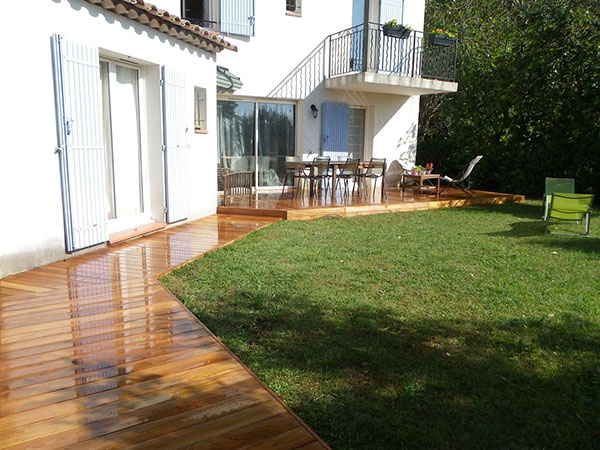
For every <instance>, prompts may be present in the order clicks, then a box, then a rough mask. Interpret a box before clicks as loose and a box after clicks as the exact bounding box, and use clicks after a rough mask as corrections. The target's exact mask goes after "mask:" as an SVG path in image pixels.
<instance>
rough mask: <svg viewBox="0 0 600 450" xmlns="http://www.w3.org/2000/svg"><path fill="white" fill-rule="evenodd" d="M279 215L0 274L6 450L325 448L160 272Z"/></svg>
mask: <svg viewBox="0 0 600 450" xmlns="http://www.w3.org/2000/svg"><path fill="white" fill-rule="evenodd" d="M274 220H275V219H272V218H265V217H251V216H245V217H239V216H231V215H230V216H227V215H220V216H212V217H208V218H206V219H202V220H198V221H195V222H192V223H189V224H184V225H180V226H177V227H174V228H170V229H167V230H164V231H160V232H157V233H155V234H152V235H149V236H146V237H143V238H139V239H136V240H133V241H129V242H124V243H120V244H118V245H115V246H112V247H108V248H106V249H103V250H99V251H96V252H93V253H89V254H86V255H83V256H77V257H74V258H71V259H68V260H65V261H63V262H58V263H55V264H50V265H47V266H44V267H40V268H37V269H34V270H30V271H28V272H24V273H21V274H18V275H13V276H9V277H7V278H4V279H2V280H0V448H36V449H37V448H59V447H64V446H73V447H74V448H86V449H95V448H103V449H105V448H115V449H122V448H143V449H150V448H160V449H162V448H170V449H171V448H186V449H187V448H206V449H208V448H210V449H232V448H248V449H250V448H252V449H254V448H256V449H258V448H277V449H296V448H302V449H305V450H312V449H319V448H327V446H326V445H325V444H324V443H323V442H322V441H321V440H320V439H319V438H318V437H317V436H316V435H315V434H314V433H313V432H312V431H311V430H310V429H309V428H308V427H307V426H306V425H305V424H304V423H303V422H302V421H301V420H300V419H299V418H298V417H296V416H295V415H294V414H293V413H292V412H291V411H290V410H289V409H288V408H287V407H286V406H285V405H284V404H283V403H282V402H281V401H280V400H279V399H278V398H277V397H276V396H275V395H274V394H273V393H272V392H271V391H269V390H268V389H267V388H266V387H265V386H264V385H263V384H262V383H261V382H260V381H259V380H258V379H257V378H256V377H255V376H254V375H253V374H252V373H251V372H250V371H249V370H248V369H247V368H246V367H245V366H243V365H242V364H241V363H240V362H239V361H238V360H237V359H236V357H235V356H234V355H233V354H232V353H231V352H229V351H228V350H227V349H226V348H225V347H224V346H223V345H222V344H221V343H220V342H219V341H218V340H217V339H216V338H215V337H214V336H213V335H212V334H211V332H210V331H209V330H208V329H206V328H205V327H204V326H203V325H202V324H201V323H200V322H199V321H198V320H197V319H196V318H195V317H194V316H193V315H192V314H191V313H190V312H189V311H188V310H187V309H185V308H184V307H183V306H182V305H181V303H179V302H178V301H177V300H176V299H175V298H174V297H173V296H172V295H171V294H169V292H167V291H166V290H165V289H164V288H163V287H162V286H161V285H160V284H159V283H158V281H156V278H155V277H156V276H157V275H158V274H161V273H163V272H165V271H166V270H169V269H171V268H173V267H176V266H178V265H180V264H182V263H184V262H186V261H188V260H190V259H193V258H196V257H198V256H199V255H202V254H203V253H205V252H207V251H209V250H212V249H215V248H217V247H220V246H222V245H225V244H227V243H229V242H232V241H233V240H235V239H238V238H240V237H242V236H244V235H246V234H247V233H250V232H252V231H254V230H256V229H258V228H260V227H262V226H265V225H268V224H270V223H272V222H273V221H274Z"/></svg>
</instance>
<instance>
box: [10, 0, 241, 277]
mask: <svg viewBox="0 0 600 450" xmlns="http://www.w3.org/2000/svg"><path fill="white" fill-rule="evenodd" d="M10 3H12V5H10V6H9V5H4V8H5V11H4V17H5V19H8V20H7V23H6V24H5V26H4V27H2V30H1V31H0V34H1V37H2V41H3V42H4V43H3V45H2V57H3V60H4V63H5V64H4V69H5V70H3V71H2V81H3V85H4V89H3V102H2V103H3V108H2V130H3V135H4V145H3V149H4V151H3V152H2V160H1V164H0V167H1V175H0V192H1V193H2V194H1V195H2V204H3V211H4V212H3V213H2V221H1V223H2V225H1V228H0V276H3V275H6V274H9V273H13V272H18V271H21V270H25V269H28V268H31V267H34V266H39V265H41V264H45V263H48V262H52V261H56V260H59V259H62V258H65V257H67V256H69V255H72V254H77V252H78V251H81V250H82V249H83V251H85V249H89V248H95V246H97V245H105V243H106V242H107V241H108V240H109V238H110V237H111V236H115V235H118V234H117V233H119V232H122V231H124V230H131V229H135V228H137V229H140V226H145V228H142V229H148V227H152V226H159V225H156V224H161V223H172V222H176V221H180V220H186V219H193V218H198V217H203V216H206V215H210V214H213V213H214V212H215V210H216V194H215V191H216V171H215V167H216V165H217V152H216V148H217V133H216V131H215V129H216V114H215V112H216V89H215V84H216V73H217V72H216V55H217V53H219V52H220V51H231V53H234V52H235V50H236V49H235V46H233V45H231V44H230V43H228V42H227V41H226V40H225V39H223V38H222V37H221V36H220V35H219V34H218V33H215V32H214V31H211V30H206V29H202V28H200V27H198V26H197V25H193V24H190V23H189V22H185V21H181V20H180V19H179V17H176V16H171V15H169V14H168V13H164V12H162V11H160V10H159V9H158V8H157V7H156V6H153V5H149V4H145V3H144V2H143V1H141V0H88V1H84V0H40V1H36V2H34V3H32V4H30V5H29V8H28V9H27V14H26V15H25V16H26V18H25V19H24V18H23V17H24V16H21V18H19V17H18V16H20V15H21V14H22V13H23V10H22V6H23V5H21V4H20V2H10ZM160 3H163V4H160ZM160 3H159V6H160V7H165V8H169V7H171V6H173V4H174V3H176V4H175V6H176V7H175V8H174V9H176V10H177V9H178V2H172V1H171V2H168V1H163V2H160ZM17 7H20V8H17ZM10 9H14V11H13V12H14V14H13V13H10V14H9V12H10V11H8V10H10ZM16 11H20V12H19V13H18V14H17V13H16ZM9 18H10V19H9ZM196 100H198V104H197V105H196V104H195V103H196ZM9 149H10V150H9ZM153 224H154V225H153Z"/></svg>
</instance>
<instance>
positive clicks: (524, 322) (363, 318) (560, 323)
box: [162, 202, 600, 450]
mask: <svg viewBox="0 0 600 450" xmlns="http://www.w3.org/2000/svg"><path fill="white" fill-rule="evenodd" d="M541 213H542V205H541V203H540V202H535V203H526V204H509V205H494V206H486V207H473V208H461V209H457V208H454V209H445V210H437V211H421V212H415V213H400V214H379V215H372V216H364V217H355V218H350V219H323V220H315V221H310V222H301V221H293V222H290V221H284V222H279V223H277V224H274V225H272V226H270V227H268V228H265V229H263V230H260V231H258V232H256V233H253V234H252V235H250V236H248V237H247V238H245V239H243V240H241V241H238V242H237V243H234V244H232V245H229V246H227V247H224V248H223V249H221V250H218V251H216V252H212V253H209V254H207V255H206V256H205V257H204V258H200V259H198V260H196V261H194V262H192V263H190V264H188V265H186V266H184V267H182V268H181V269H178V270H177V271H175V272H173V273H171V274H169V275H167V276H166V277H163V278H162V281H163V282H165V283H166V285H167V286H168V287H169V289H171V290H172V291H173V292H175V294H176V295H177V296H178V297H179V298H180V299H182V300H183V301H184V302H185V304H186V305H187V306H188V307H189V308H190V309H191V310H192V311H193V312H194V313H195V314H197V315H198V317H199V318H200V319H201V320H202V322H203V323H205V324H206V325H207V326H208V327H209V328H210V329H211V330H212V331H213V332H215V333H216V334H217V336H218V337H219V338H221V339H222V340H223V341H224V342H225V344H226V345H227V346H228V347H229V348H230V349H232V350H233V351H234V352H235V353H236V354H237V355H238V356H239V357H240V358H241V359H242V360H243V361H244V362H245V363H246V364H248V365H249V366H250V367H251V369H252V370H253V371H254V372H255V373H256V374H257V375H258V376H259V377H260V378H261V379H262V380H263V381H265V382H266V383H267V384H268V385H269V387H271V388H272V389H273V390H274V391H275V392H276V393H277V394H278V395H280V396H281V397H282V398H283V399H284V401H285V402H286V403H287V404H288V405H289V406H290V407H291V408H293V409H294V411H295V412H297V413H298V414H299V415H300V417H302V419H304V420H305V421H306V422H308V424H309V425H310V426H312V427H313V428H314V429H315V431H316V432H317V433H319V434H320V435H321V436H322V437H323V438H324V439H325V441H326V442H328V443H329V444H330V445H331V446H332V448H335V449H355V450H357V449H378V450H385V449H390V450H391V449H394V450H396V449H450V448H452V449H465V450H468V449H498V450H500V449H513V450H517V449H546V450H549V449H592V448H598V430H599V429H600V357H599V355H600V307H599V304H598V298H600V264H599V263H600V239H598V237H597V236H598V233H599V232H600V221H598V220H596V218H593V219H592V233H591V234H592V237H591V238H589V239H575V238H569V237H564V236H554V235H552V236H550V235H544V224H543V222H542V221H541V220H540V216H541Z"/></svg>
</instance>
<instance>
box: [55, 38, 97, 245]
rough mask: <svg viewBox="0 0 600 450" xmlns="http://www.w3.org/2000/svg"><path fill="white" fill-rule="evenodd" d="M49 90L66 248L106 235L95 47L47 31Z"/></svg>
mask: <svg viewBox="0 0 600 450" xmlns="http://www.w3.org/2000/svg"><path fill="white" fill-rule="evenodd" d="M52 48H53V64H54V91H55V104H56V125H57V136H58V148H57V151H58V153H59V161H60V178H61V188H62V200H63V218H64V226H65V247H66V250H67V252H72V251H75V250H79V249H82V248H85V247H89V246H91V245H95V244H99V243H101V242H105V241H106V240H107V239H108V235H107V229H106V223H107V219H108V215H107V214H108V212H107V211H108V209H107V204H106V165H105V164H106V160H105V158H106V155H105V148H104V138H103V134H102V94H101V93H102V90H101V89H102V88H101V84H100V60H99V55H98V49H97V48H89V47H85V46H83V45H79V44H75V43H73V42H69V41H67V40H65V39H64V38H63V37H62V36H59V35H53V37H52Z"/></svg>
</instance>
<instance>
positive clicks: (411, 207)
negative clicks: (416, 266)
mask: <svg viewBox="0 0 600 450" xmlns="http://www.w3.org/2000/svg"><path fill="white" fill-rule="evenodd" d="M386 192H387V199H381V195H380V192H379V191H378V192H377V193H376V195H375V198H373V196H372V195H369V196H367V197H359V196H358V195H354V196H351V197H349V198H344V196H343V195H341V192H338V193H337V195H336V198H335V199H332V198H331V195H330V194H327V195H325V194H322V195H321V196H319V197H317V198H307V197H306V196H305V197H299V198H294V196H293V193H292V192H286V193H285V194H284V195H281V193H280V192H273V193H260V194H258V195H257V196H256V197H255V198H254V199H253V201H252V204H251V205H247V204H243V202H242V200H240V199H238V198H236V197H234V199H233V200H234V202H233V204H230V205H228V206H219V208H218V210H217V211H218V213H219V214H226V213H235V214H251V215H261V216H263V217H280V218H282V219H287V220H312V219H317V218H320V217H326V216H338V217H350V216H360V215H367V214H379V213H386V212H402V211H416V210H425V209H436V208H457V207H461V206H469V205H483V204H499V203H506V202H522V201H524V200H525V197H524V196H522V195H513V194H502V193H497V192H487V191H475V192H476V194H477V196H476V197H475V198H471V197H470V196H468V195H467V194H465V193H463V192H462V191H460V190H458V189H449V190H448V191H447V192H446V193H445V194H443V195H440V196H439V197H437V196H436V195H435V194H428V193H423V194H417V193H414V192H411V191H407V192H405V193H404V194H403V193H402V192H401V190H400V189H399V188H390V189H387V190H386ZM236 201H238V202H239V203H236Z"/></svg>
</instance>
